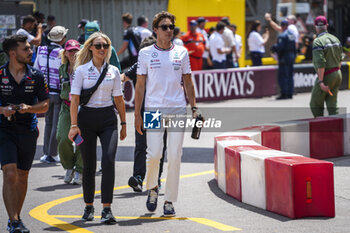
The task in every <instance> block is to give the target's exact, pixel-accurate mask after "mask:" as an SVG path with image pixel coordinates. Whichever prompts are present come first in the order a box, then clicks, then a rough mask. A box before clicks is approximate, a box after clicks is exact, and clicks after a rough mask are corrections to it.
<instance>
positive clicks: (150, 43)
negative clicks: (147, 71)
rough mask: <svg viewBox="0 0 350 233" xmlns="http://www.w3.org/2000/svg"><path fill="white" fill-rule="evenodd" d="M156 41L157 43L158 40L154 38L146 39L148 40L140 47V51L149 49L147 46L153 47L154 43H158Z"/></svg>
mask: <svg viewBox="0 0 350 233" xmlns="http://www.w3.org/2000/svg"><path fill="white" fill-rule="evenodd" d="M156 41H157V39H156V38H154V37H153V36H149V37H146V38H145V39H144V40H143V41H142V43H141V45H140V49H143V48H145V47H147V46H150V45H153V44H154V43H156Z"/></svg>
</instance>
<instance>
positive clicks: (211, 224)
mask: <svg viewBox="0 0 350 233" xmlns="http://www.w3.org/2000/svg"><path fill="white" fill-rule="evenodd" d="M51 216H52V217H54V218H71V219H74V218H78V219H80V218H81V216H79V215H51ZM95 218H101V216H95ZM115 218H116V219H146V220H181V221H183V220H190V221H193V222H196V223H199V224H202V225H206V226H209V227H213V228H216V229H218V230H221V231H240V230H242V229H240V228H236V227H232V226H229V225H225V224H222V223H219V222H215V221H213V220H210V219H207V218H186V217H123V216H119V217H118V216H115Z"/></svg>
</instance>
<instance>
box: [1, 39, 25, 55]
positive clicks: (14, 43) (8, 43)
mask: <svg viewBox="0 0 350 233" xmlns="http://www.w3.org/2000/svg"><path fill="white" fill-rule="evenodd" d="M26 41H27V37H26V36H24V35H13V36H10V37H6V38H5V40H4V41H3V42H2V49H3V50H4V52H5V53H6V55H7V56H10V55H9V52H10V50H15V49H16V48H17V47H18V43H19V42H20V43H25V42H26Z"/></svg>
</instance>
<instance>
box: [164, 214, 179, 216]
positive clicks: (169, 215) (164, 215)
mask: <svg viewBox="0 0 350 233" xmlns="http://www.w3.org/2000/svg"><path fill="white" fill-rule="evenodd" d="M163 216H164V217H175V216H176V214H163Z"/></svg>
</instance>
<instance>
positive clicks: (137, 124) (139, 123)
mask: <svg viewBox="0 0 350 233" xmlns="http://www.w3.org/2000/svg"><path fill="white" fill-rule="evenodd" d="M141 128H142V117H141V114H135V129H136V131H137V132H138V133H139V134H140V135H143V133H142V130H141Z"/></svg>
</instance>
